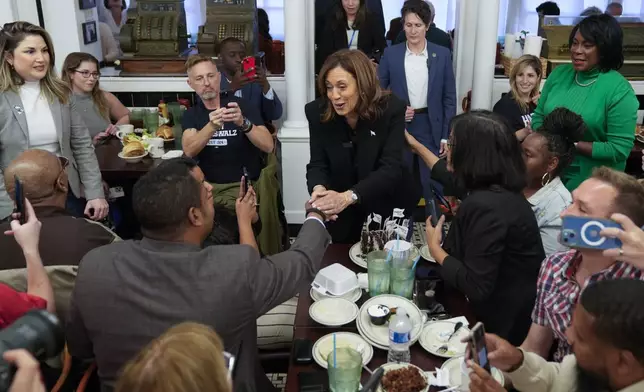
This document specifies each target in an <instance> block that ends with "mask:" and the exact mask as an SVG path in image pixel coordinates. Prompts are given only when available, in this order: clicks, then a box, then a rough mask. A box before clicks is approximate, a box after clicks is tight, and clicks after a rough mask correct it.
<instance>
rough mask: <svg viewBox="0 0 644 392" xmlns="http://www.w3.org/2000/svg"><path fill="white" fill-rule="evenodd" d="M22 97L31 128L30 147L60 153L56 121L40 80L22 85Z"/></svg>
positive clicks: (28, 125) (28, 124)
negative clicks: (42, 90)
mask: <svg viewBox="0 0 644 392" xmlns="http://www.w3.org/2000/svg"><path fill="white" fill-rule="evenodd" d="M20 99H21V100H22V105H23V107H24V110H25V117H26V118H27V127H28V128H29V148H38V149H41V150H47V151H49V152H52V153H54V154H56V155H60V144H59V143H58V133H57V132H56V123H55V122H54V116H53V114H52V113H51V108H50V107H49V102H48V101H47V98H46V97H45V96H44V95H43V94H42V93H41V89H40V82H39V81H38V82H25V84H23V85H22V86H20Z"/></svg>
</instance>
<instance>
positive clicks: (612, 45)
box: [568, 14, 624, 72]
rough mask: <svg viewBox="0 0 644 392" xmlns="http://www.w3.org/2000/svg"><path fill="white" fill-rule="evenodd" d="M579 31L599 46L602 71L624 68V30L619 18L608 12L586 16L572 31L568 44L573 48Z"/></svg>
mask: <svg viewBox="0 0 644 392" xmlns="http://www.w3.org/2000/svg"><path fill="white" fill-rule="evenodd" d="M577 31H579V33H580V34H581V36H582V37H584V39H585V40H587V41H589V42H591V43H593V44H594V45H596V46H597V52H598V53H599V63H598V64H597V65H598V66H599V69H600V70H601V71H602V72H608V71H610V70H618V69H620V68H622V66H623V65H624V53H623V41H624V32H623V31H622V27H621V26H620V25H619V22H618V21H617V19H615V18H614V17H612V16H611V15H608V14H600V15H590V16H587V17H585V18H584V19H582V20H581V21H580V22H579V23H577V25H576V26H575V27H573V29H572V31H571V32H570V38H569V39H568V45H570V47H571V48H572V42H573V40H574V38H575V34H577Z"/></svg>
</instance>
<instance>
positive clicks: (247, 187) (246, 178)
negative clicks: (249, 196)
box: [242, 166, 253, 195]
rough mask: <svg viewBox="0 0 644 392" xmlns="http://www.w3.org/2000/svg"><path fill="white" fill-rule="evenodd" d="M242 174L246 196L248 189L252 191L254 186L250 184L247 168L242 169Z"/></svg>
mask: <svg viewBox="0 0 644 392" xmlns="http://www.w3.org/2000/svg"><path fill="white" fill-rule="evenodd" d="M242 173H243V175H244V177H243V178H244V181H242V182H243V184H242V185H243V186H244V195H246V192H248V189H250V187H251V186H252V185H253V184H252V183H251V182H250V175H249V174H248V170H246V166H244V167H242Z"/></svg>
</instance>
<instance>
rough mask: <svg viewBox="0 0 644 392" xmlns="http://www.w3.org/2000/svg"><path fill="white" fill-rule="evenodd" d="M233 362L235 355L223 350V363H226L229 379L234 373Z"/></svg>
mask: <svg viewBox="0 0 644 392" xmlns="http://www.w3.org/2000/svg"><path fill="white" fill-rule="evenodd" d="M235 362H236V358H235V356H234V355H232V354H231V353H229V352H226V351H224V364H225V365H226V369H228V375H229V376H230V378H231V379H233V375H234V373H235Z"/></svg>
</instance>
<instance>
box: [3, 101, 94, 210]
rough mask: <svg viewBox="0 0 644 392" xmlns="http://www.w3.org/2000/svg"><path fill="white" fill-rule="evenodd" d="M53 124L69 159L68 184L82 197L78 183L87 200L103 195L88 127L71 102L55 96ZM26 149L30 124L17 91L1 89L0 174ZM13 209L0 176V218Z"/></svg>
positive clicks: (61, 147)
mask: <svg viewBox="0 0 644 392" xmlns="http://www.w3.org/2000/svg"><path fill="white" fill-rule="evenodd" d="M49 107H50V108H51V113H52V115H53V117H54V122H55V124H56V133H57V134H58V143H59V144H60V152H61V155H62V156H64V157H65V158H67V159H69V163H70V165H69V167H68V168H67V174H68V176H69V186H70V189H71V190H72V192H73V193H74V195H76V197H81V195H82V193H81V184H82V185H83V190H84V197H85V198H86V199H87V200H92V199H98V198H103V197H105V196H104V195H103V185H102V182H101V171H100V169H99V167H98V161H97V160H96V154H95V153H94V146H93V145H92V139H91V138H90V136H89V131H88V130H87V127H86V126H85V123H83V120H82V119H81V118H80V116H79V115H78V113H76V111H74V109H73V108H72V107H71V105H70V103H69V102H68V103H66V104H62V103H60V102H59V101H58V100H54V102H52V103H50V104H49ZM28 149H29V128H28V127H27V118H26V116H25V112H24V109H23V104H22V100H21V99H20V95H18V94H17V93H15V92H13V91H5V92H0V175H2V171H3V169H4V168H6V167H7V166H8V165H9V163H11V161H12V160H14V159H15V158H16V157H17V156H18V155H20V154H21V153H22V152H23V151H25V150H28ZM12 210H13V202H12V201H11V199H10V198H9V195H8V194H7V191H6V190H5V187H4V181H2V180H0V219H3V218H5V217H7V216H9V214H11V211H12Z"/></svg>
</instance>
